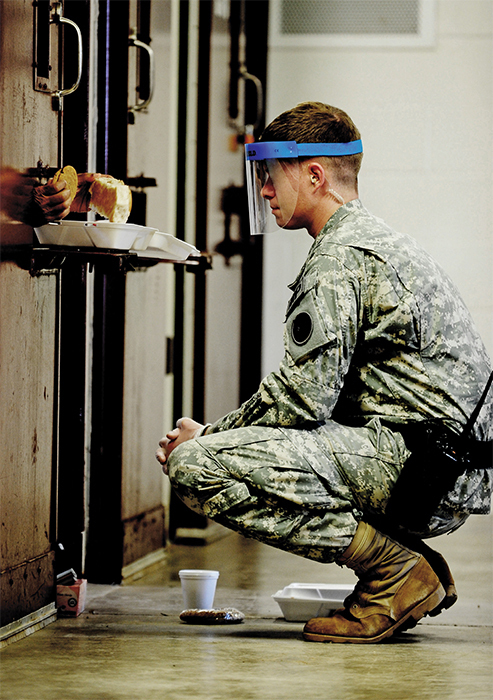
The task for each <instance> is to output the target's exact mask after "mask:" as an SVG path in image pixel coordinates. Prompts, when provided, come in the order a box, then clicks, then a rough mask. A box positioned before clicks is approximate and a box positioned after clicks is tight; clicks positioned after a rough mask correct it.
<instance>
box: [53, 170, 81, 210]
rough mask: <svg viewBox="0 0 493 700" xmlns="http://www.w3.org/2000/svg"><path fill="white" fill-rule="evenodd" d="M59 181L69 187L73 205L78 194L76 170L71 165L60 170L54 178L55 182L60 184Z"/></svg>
mask: <svg viewBox="0 0 493 700" xmlns="http://www.w3.org/2000/svg"><path fill="white" fill-rule="evenodd" d="M59 180H64V181H65V182H66V183H67V187H68V188H69V190H70V204H72V201H73V200H74V198H75V195H76V194H77V183H78V177H77V171H76V169H75V168H73V167H72V166H71V165H66V166H65V167H64V168H62V169H61V170H58V171H57V172H56V173H55V175H54V177H53V182H58V181H59Z"/></svg>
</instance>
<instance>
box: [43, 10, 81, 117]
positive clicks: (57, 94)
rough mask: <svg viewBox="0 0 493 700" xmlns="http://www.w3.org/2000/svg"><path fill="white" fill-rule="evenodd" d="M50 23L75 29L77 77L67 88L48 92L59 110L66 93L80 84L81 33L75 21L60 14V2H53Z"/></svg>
mask: <svg viewBox="0 0 493 700" xmlns="http://www.w3.org/2000/svg"><path fill="white" fill-rule="evenodd" d="M50 24H68V25H70V26H71V27H73V28H74V29H75V32H76V34H77V78H76V80H75V83H74V84H73V85H72V86H71V87H69V88H61V89H58V90H54V91H53V92H50V95H51V96H52V97H53V98H54V100H55V101H58V109H59V110H61V109H62V102H63V98H64V97H66V96H67V95H71V94H72V93H73V92H75V91H76V90H77V88H78V87H79V85H80V80H81V78H82V60H83V49H82V33H81V31H80V29H79V27H78V25H77V24H76V23H75V22H73V21H72V20H71V19H68V17H64V16H63V15H62V4H61V3H55V5H54V9H53V16H52V17H51V18H50Z"/></svg>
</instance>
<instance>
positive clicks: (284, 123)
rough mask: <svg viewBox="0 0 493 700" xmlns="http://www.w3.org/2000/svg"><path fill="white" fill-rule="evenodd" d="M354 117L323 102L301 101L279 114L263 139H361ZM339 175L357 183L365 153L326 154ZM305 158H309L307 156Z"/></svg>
mask: <svg viewBox="0 0 493 700" xmlns="http://www.w3.org/2000/svg"><path fill="white" fill-rule="evenodd" d="M360 138H361V136H360V132H359V130H358V129H357V127H356V125H355V124H354V122H353V120H352V119H351V117H350V116H349V115H348V114H346V112H344V111H343V110H342V109H339V108H338V107H332V106H331V105H328V104H324V103H323V102H301V103H300V104H298V105H297V106H296V107H293V108H292V109H288V110H287V111H286V112H283V113H282V114H280V115H279V116H278V117H276V118H275V119H274V120H273V121H272V122H271V123H270V124H269V125H268V126H267V127H266V128H265V130H264V132H263V134H262V137H261V140H262V141H296V142H297V143H347V142H349V141H356V140H357V139H360ZM322 158H323V159H327V161H328V162H329V163H330V166H331V168H332V169H333V171H334V174H335V176H336V178H337V179H338V180H339V181H340V182H342V183H343V184H345V185H349V186H355V185H356V184H357V180H358V173H359V170H360V168H361V161H362V158H363V154H362V153H356V154H354V155H350V156H323V157H321V158H320V159H321V160H322ZM303 160H305V159H303Z"/></svg>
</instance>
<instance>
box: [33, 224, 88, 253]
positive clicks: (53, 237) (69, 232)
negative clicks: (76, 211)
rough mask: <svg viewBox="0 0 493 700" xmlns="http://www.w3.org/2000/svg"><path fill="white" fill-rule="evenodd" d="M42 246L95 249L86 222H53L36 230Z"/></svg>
mask: <svg viewBox="0 0 493 700" xmlns="http://www.w3.org/2000/svg"><path fill="white" fill-rule="evenodd" d="M34 230H35V232H36V236H37V238H38V241H39V242H40V243H41V245H64V246H76V247H79V246H80V247H87V246H89V247H91V248H92V247H93V246H94V243H93V242H92V240H91V238H90V236H89V234H88V232H87V226H86V222H85V221H67V220H65V219H63V220H62V221H52V222H51V223H49V224H44V226H38V227H37V228H35V229H34Z"/></svg>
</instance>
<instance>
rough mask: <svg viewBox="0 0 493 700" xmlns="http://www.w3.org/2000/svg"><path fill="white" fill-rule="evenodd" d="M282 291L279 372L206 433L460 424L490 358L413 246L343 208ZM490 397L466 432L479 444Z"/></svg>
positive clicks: (485, 432)
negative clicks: (379, 422) (376, 423)
mask: <svg viewBox="0 0 493 700" xmlns="http://www.w3.org/2000/svg"><path fill="white" fill-rule="evenodd" d="M290 289H291V290H292V297H291V299H290V301H289V304H288V308H287V313H286V320H285V331H284V346H285V354H284V358H283V360H282V362H281V364H280V367H279V370H278V371H276V372H273V373H271V374H269V375H268V376H267V377H266V378H265V379H264V380H263V381H262V382H261V384H260V387H259V389H258V391H257V392H256V393H255V394H254V395H253V396H252V397H251V398H250V399H249V400H247V401H246V402H245V403H244V404H243V405H242V406H240V408H239V409H237V410H235V411H233V412H231V413H229V414H228V415H226V416H224V417H223V418H221V419H219V420H218V421H216V422H215V423H213V424H212V426H211V427H210V428H209V431H208V432H216V431H223V430H228V429H231V428H237V427H242V426H249V425H266V426H291V427H309V426H310V424H312V425H313V424H318V425H320V424H321V423H324V422H326V421H328V420H336V421H338V422H340V423H346V424H349V425H350V424H353V423H357V424H362V423H364V422H366V421H367V420H370V419H372V418H374V417H380V418H382V419H385V420H386V421H387V422H389V421H394V422H396V423H407V422H409V421H418V420H423V419H426V418H436V419H438V420H440V421H443V422H444V423H446V424H448V425H449V426H450V427H452V428H453V429H455V430H457V431H458V430H460V426H462V425H464V424H465V422H466V421H467V418H468V417H469V415H470V414H471V412H472V411H473V409H474V407H475V406H476V404H477V403H478V400H479V398H480V396H481V394H482V390H483V387H484V386H485V384H486V381H487V379H488V375H489V372H490V371H491V368H490V364H491V363H490V359H489V357H488V355H487V353H486V350H485V348H484V345H483V343H482V341H481V338H480V337H479V335H478V333H477V331H476V330H475V328H474V324H473V322H472V319H471V316H470V314H469V312H468V310H467V308H466V306H465V304H464V302H463V301H462V299H461V297H460V294H459V292H458V291H457V289H456V287H455V286H454V284H453V283H452V281H451V280H450V279H449V277H448V276H447V275H446V273H445V272H444V271H443V270H442V269H441V268H440V266H439V265H438V264H437V263H436V262H435V261H434V260H433V259H432V258H431V257H430V255H428V253H427V252H426V251H425V250H423V248H421V247H420V246H419V245H418V244H417V243H416V241H414V240H413V239H412V238H410V237H409V236H407V235H404V234H401V233H396V232H395V231H393V230H392V229H391V228H389V227H388V226H387V225H386V224H385V223H384V222H383V221H381V220H380V219H377V218H376V217H374V216H373V215H371V214H370V213H369V212H368V211H367V210H366V209H365V208H364V207H363V205H362V204H361V202H360V201H359V200H353V201H351V202H349V203H348V204H346V205H344V206H342V207H341V208H340V209H338V210H337V211H336V212H335V214H334V215H333V216H332V217H331V218H330V219H329V221H328V222H327V224H326V225H325V227H324V228H323V230H322V231H321V232H320V234H319V235H318V236H317V238H316V239H315V240H314V242H313V245H312V247H311V249H310V251H309V254H308V257H307V259H306V261H305V263H304V265H303V267H302V269H301V271H300V273H299V275H298V277H297V279H296V280H295V282H294V283H293V284H292V285H290ZM491 394H493V391H492V392H490V396H489V397H488V400H487V402H486V404H485V406H484V408H483V410H482V412H481V414H480V418H479V420H478V422H477V425H476V430H475V434H476V437H477V438H479V439H483V440H485V439H492V438H493V430H492V416H493V400H492V397H491Z"/></svg>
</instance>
